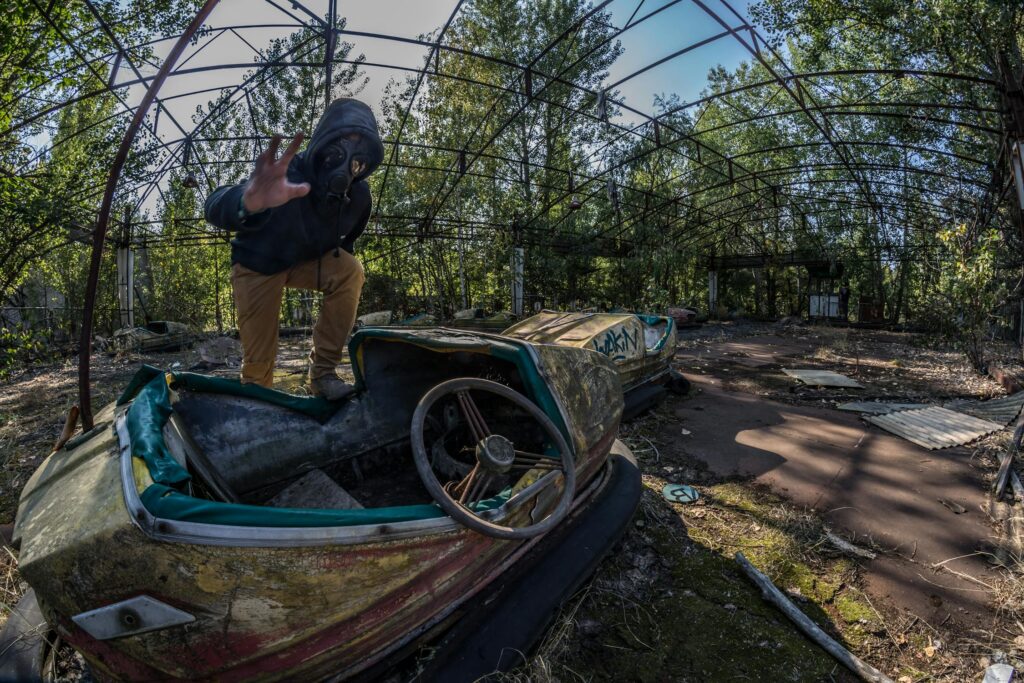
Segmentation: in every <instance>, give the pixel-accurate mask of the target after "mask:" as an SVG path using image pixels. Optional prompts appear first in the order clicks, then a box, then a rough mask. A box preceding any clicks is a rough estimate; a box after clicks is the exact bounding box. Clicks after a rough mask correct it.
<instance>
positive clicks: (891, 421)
mask: <svg viewBox="0 0 1024 683" xmlns="http://www.w3.org/2000/svg"><path fill="white" fill-rule="evenodd" d="M864 419H865V420H867V421H868V422H870V423H871V424H874V425H877V426H879V427H881V428H882V429H884V430H886V431H887V432H892V433H893V434H896V435H897V436H901V437H903V438H904V439H906V440H907V441H911V442H913V443H916V444H917V445H919V446H923V447H924V448H927V449H929V450H935V449H938V448H949V447H951V446H962V445H963V444H967V443H970V442H972V441H974V440H975V439H979V438H981V437H983V436H985V435H986V434H991V433H992V432H997V431H999V430H1000V429H1002V428H1003V426H1004V425H1001V424H998V423H996V422H992V421H991V420H982V419H979V418H976V417H973V416H971V415H965V414H964V413H958V412H956V411H954V410H949V409H947V408H940V407H938V406H932V407H929V408H921V409H919V410H901V411H897V412H893V413H887V414H885V415H870V416H868V417H866V418H864Z"/></svg>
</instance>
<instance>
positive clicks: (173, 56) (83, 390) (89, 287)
mask: <svg viewBox="0 0 1024 683" xmlns="http://www.w3.org/2000/svg"><path fill="white" fill-rule="evenodd" d="M218 1H219V0H206V2H205V3H203V6H202V8H200V10H199V12H198V13H196V16H195V17H194V18H193V19H192V22H191V23H190V24H189V25H188V28H186V29H185V31H184V32H183V33H182V34H181V36H180V37H179V38H178V41H177V42H176V43H175V44H174V47H173V48H172V49H171V52H170V54H168V55H167V59H165V60H164V63H163V64H161V65H160V70H159V71H157V73H156V76H154V77H153V81H152V82H151V83H150V84H149V88H148V89H147V90H146V94H145V95H143V97H142V101H141V102H139V106H138V108H137V109H136V110H135V116H134V117H132V121H131V123H130V124H128V130H126V131H125V134H124V137H123V138H122V139H121V146H120V147H118V150H117V155H116V156H115V157H114V162H113V163H112V164H111V166H110V173H109V174H108V175H107V186H106V189H105V190H104V192H103V203H102V204H100V211H99V214H98V215H97V217H96V229H95V230H94V231H93V236H92V259H91V261H90V262H89V279H88V281H87V282H86V286H85V307H84V308H85V310H84V311H82V336H81V339H80V340H79V342H78V405H79V408H80V410H81V415H82V429H83V430H86V431H88V430H90V429H92V427H93V423H92V397H91V396H90V395H89V360H90V356H91V355H92V319H93V309H94V308H95V307H96V288H97V286H98V284H99V278H100V264H101V262H102V260H103V241H104V240H105V239H106V236H107V225H108V224H109V223H110V210H111V208H112V207H113V204H114V192H115V191H116V190H117V181H118V180H119V179H120V177H121V170H122V169H123V168H124V165H125V163H126V162H127V161H128V154H129V153H130V152H131V149H132V143H133V142H135V135H136V134H137V133H138V132H139V128H141V127H142V123H143V121H145V120H146V114H147V113H148V112H149V108H150V107H151V106H152V105H153V101H154V100H155V99H156V94H157V93H158V92H160V88H161V86H163V84H164V81H165V80H167V75H168V74H169V73H170V72H171V69H173V68H174V65H175V63H177V61H178V59H180V58H181V55H182V53H183V52H184V51H185V48H186V47H188V44H189V42H191V40H192V37H193V36H195V34H196V32H198V31H199V29H200V27H202V25H203V22H205V21H206V19H207V17H209V16H210V12H212V11H213V8H214V7H216V6H217V2H218Z"/></svg>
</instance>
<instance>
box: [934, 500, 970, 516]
mask: <svg viewBox="0 0 1024 683" xmlns="http://www.w3.org/2000/svg"><path fill="white" fill-rule="evenodd" d="M938 501H939V502H940V503H942V504H943V505H945V506H946V507H948V508H949V509H950V510H952V511H953V513H954V514H957V515H962V514H964V513H965V512H967V508H965V507H964V506H963V505H961V504H960V503H954V502H953V501H951V500H946V499H945V498H939V499H938Z"/></svg>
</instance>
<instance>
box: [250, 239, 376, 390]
mask: <svg viewBox="0 0 1024 683" xmlns="http://www.w3.org/2000/svg"><path fill="white" fill-rule="evenodd" d="M319 262H320V266H319V271H320V272H319V278H318V277H317V261H316V260H313V261H306V262H305V263H300V264H298V265H296V266H293V267H291V268H290V269H288V270H285V271H283V272H280V273H275V274H274V275H264V274H263V273H257V272H256V271H254V270H249V269H248V268H246V267H245V266H243V265H240V264H238V263H236V264H235V265H234V267H233V268H232V269H231V286H232V289H233V290H234V294H235V309H236V311H237V317H238V337H239V339H240V340H241V342H242V383H243V384H250V383H251V384H260V385H262V386H265V387H269V386H271V385H273V383H274V363H275V362H276V360H277V331H278V324H279V316H280V312H281V297H282V295H283V294H284V288H285V287H292V288H294V289H311V290H317V291H321V292H323V293H324V302H323V306H322V307H321V310H320V318H319V319H318V320H317V321H316V325H315V326H314V327H313V351H312V352H311V353H310V354H309V360H310V362H311V364H312V366H311V369H310V375H311V376H312V377H314V378H316V377H322V376H324V375H333V374H334V371H335V368H336V367H337V366H338V363H340V362H341V354H342V351H344V349H345V341H346V340H347V339H348V335H349V333H350V332H351V331H352V325H353V323H354V322H355V319H356V308H358V306H359V294H360V292H361V291H362V289H363V280H364V277H365V276H364V275H363V266H362V264H361V263H359V260H358V259H356V257H355V256H353V255H352V254H350V253H348V252H347V251H345V250H344V249H339V250H338V255H337V256H335V255H334V252H329V253H327V254H325V255H323V256H322V257H320V259H319Z"/></svg>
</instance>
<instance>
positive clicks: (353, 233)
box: [341, 191, 373, 254]
mask: <svg viewBox="0 0 1024 683" xmlns="http://www.w3.org/2000/svg"><path fill="white" fill-rule="evenodd" d="M372 208H373V200H372V199H371V198H370V192H369V191H367V192H366V201H365V206H364V207H363V210H362V212H361V213H360V214H359V219H358V220H357V221H356V224H355V227H353V228H352V230H350V231H349V233H348V234H347V235H345V236H344V237H343V238H342V239H341V248H342V249H344V250H345V251H347V252H348V253H350V254H355V253H356V252H355V243H356V239H357V238H358V237H359V236H360V235H362V234H363V230H366V224H367V223H369V222H370V210H371V209H372Z"/></svg>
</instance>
